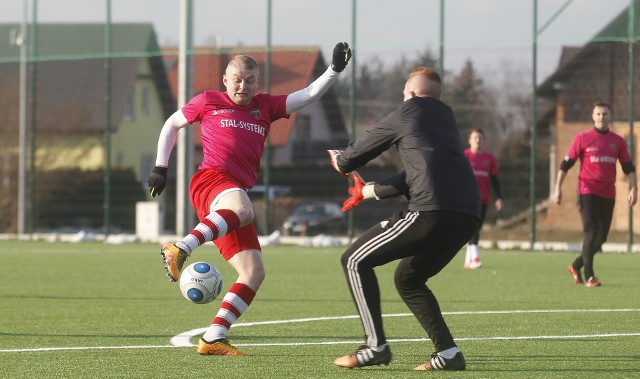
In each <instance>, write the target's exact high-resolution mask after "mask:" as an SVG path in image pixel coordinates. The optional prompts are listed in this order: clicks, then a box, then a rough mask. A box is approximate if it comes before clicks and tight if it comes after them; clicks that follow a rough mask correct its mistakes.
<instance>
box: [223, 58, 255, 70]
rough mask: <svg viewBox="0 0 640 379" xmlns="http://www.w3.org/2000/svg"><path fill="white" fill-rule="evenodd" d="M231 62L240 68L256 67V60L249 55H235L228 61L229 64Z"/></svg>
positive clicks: (251, 68)
mask: <svg viewBox="0 0 640 379" xmlns="http://www.w3.org/2000/svg"><path fill="white" fill-rule="evenodd" d="M232 64H233V65H234V66H236V67H237V68H239V69H240V70H254V69H256V68H258V62H256V60H255V59H253V57H252V56H250V55H236V56H234V57H233V58H231V60H230V61H229V65H232Z"/></svg>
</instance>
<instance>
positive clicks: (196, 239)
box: [176, 209, 240, 254]
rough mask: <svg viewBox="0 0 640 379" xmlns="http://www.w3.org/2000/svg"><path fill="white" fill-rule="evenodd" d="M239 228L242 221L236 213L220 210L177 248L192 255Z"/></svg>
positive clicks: (193, 231)
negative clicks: (204, 244)
mask: <svg viewBox="0 0 640 379" xmlns="http://www.w3.org/2000/svg"><path fill="white" fill-rule="evenodd" d="M239 227H240V219H239V218H238V215H236V213H235V212H233V211H231V210H229V209H219V210H217V211H214V212H211V213H209V214H208V215H207V217H205V219H204V220H202V222H201V223H199V224H198V225H196V227H195V228H194V229H193V230H192V231H191V232H190V233H189V234H188V235H187V236H186V237H184V238H183V239H182V240H181V241H178V242H176V246H177V247H179V248H180V249H182V250H184V251H185V252H186V253H187V254H191V252H192V251H193V250H195V249H196V248H197V247H198V246H200V245H202V244H203V243H205V242H209V241H213V240H215V239H218V238H220V237H222V236H224V235H226V234H227V233H229V232H231V231H234V230H236V229H238V228H239Z"/></svg>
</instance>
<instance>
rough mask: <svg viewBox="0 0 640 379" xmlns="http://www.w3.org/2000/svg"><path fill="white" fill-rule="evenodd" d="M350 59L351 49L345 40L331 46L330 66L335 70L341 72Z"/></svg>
mask: <svg viewBox="0 0 640 379" xmlns="http://www.w3.org/2000/svg"><path fill="white" fill-rule="evenodd" d="M349 59H351V49H350V48H349V44H348V43H346V42H338V44H337V45H336V47H334V48H333V60H332V61H331V68H332V69H333V71H335V72H342V70H344V68H345V67H347V63H349Z"/></svg>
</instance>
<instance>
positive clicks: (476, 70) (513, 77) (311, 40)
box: [0, 0, 640, 237]
mask: <svg viewBox="0 0 640 379" xmlns="http://www.w3.org/2000/svg"><path fill="white" fill-rule="evenodd" d="M27 2H28V3H29V6H30V8H29V11H28V12H27V14H26V21H27V22H26V28H23V25H21V18H22V17H25V14H23V13H22V12H23V11H24V9H22V8H19V7H18V6H15V5H13V7H14V8H16V9H14V10H15V11H16V12H14V14H13V15H9V16H7V15H5V16H4V17H3V18H0V114H1V115H2V116H3V117H2V118H3V122H2V123H0V176H1V178H2V180H1V181H0V214H1V215H2V217H1V218H0V233H16V232H18V231H20V229H21V224H22V225H23V227H24V230H23V232H25V233H40V232H75V231H78V230H94V231H96V232H98V233H105V232H108V233H120V232H122V233H133V232H135V229H136V204H137V203H139V202H151V201H153V202H157V203H158V204H159V207H160V209H161V214H162V223H161V226H160V228H161V230H162V231H163V232H168V233H172V232H173V231H174V230H175V228H176V225H175V223H176V221H175V214H176V188H175V184H176V165H177V157H176V149H174V151H173V154H172V158H171V161H170V171H169V185H168V187H167V189H166V191H165V192H164V193H163V194H162V196H160V198H155V199H152V198H151V197H150V196H149V194H148V191H147V188H148V187H147V176H148V174H149V173H150V172H151V170H152V169H153V167H154V163H155V159H156V147H157V141H158V136H159V133H160V129H161V128H162V125H163V124H164V122H165V120H166V119H167V117H169V116H170V115H171V114H172V113H173V112H175V111H176V110H177V109H178V107H177V101H178V98H179V96H178V91H179V79H178V77H179V69H180V67H179V59H178V41H179V40H180V31H179V27H178V25H179V20H180V7H179V5H180V3H179V2H178V1H174V2H172V3H171V7H172V11H171V12H160V11H158V13H168V14H170V15H169V16H167V18H162V17H160V16H158V18H154V17H153V16H149V12H150V9H149V7H147V8H144V7H143V6H142V5H137V6H136V5H131V4H128V3H125V2H117V1H114V3H113V4H111V2H110V1H106V2H105V4H104V5H101V8H97V7H94V8H96V9H85V8H83V7H87V6H86V5H82V6H80V9H79V10H78V11H77V12H75V14H74V16H73V17H72V18H68V19H64V18H61V19H55V20H54V21H51V20H50V19H47V15H48V11H50V10H51V9H52V8H51V7H52V6H55V5H52V4H51V2H48V1H40V2H38V1H27ZM129 3H130V2H129ZM142 3H144V2H142ZM209 3H213V2H207V3H206V4H205V2H193V3H192V17H193V25H198V24H200V25H202V24H205V23H206V22H207V19H206V18H205V19H203V17H209V18H210V19H212V20H213V21H210V22H212V23H215V18H216V17H224V16H223V15H224V14H235V15H238V17H239V15H242V14H243V12H246V14H247V15H251V16H247V17H255V18H253V19H251V18H248V24H252V25H254V27H253V28H252V35H253V36H252V37H243V36H245V34H242V33H240V32H239V33H238V36H236V35H235V34H234V31H233V30H226V31H225V32H224V33H223V32H222V31H220V30H219V29H217V28H216V27H215V26H211V29H210V30H209V31H207V32H202V31H200V32H198V35H197V37H194V38H193V45H192V48H191V49H189V50H188V51H187V54H188V55H189V56H190V57H191V62H192V68H191V71H190V74H189V79H190V83H191V86H192V91H191V96H193V95H195V94H198V93H200V92H202V91H204V90H207V89H211V90H217V91H224V85H223V83H222V75H223V73H224V68H225V67H226V63H227V62H228V60H229V58H230V57H231V56H233V55H235V54H249V55H252V56H254V57H255V58H256V60H257V61H258V62H259V64H260V69H261V73H262V74H263V78H262V79H263V82H262V88H261V90H262V91H269V92H271V93H274V94H288V93H291V92H293V91H295V90H298V89H301V88H303V87H305V86H307V85H308V84H309V83H311V81H313V80H314V79H315V78H316V77H317V76H319V75H320V74H321V73H322V72H323V71H324V70H325V69H326V67H327V66H328V65H329V63H330V59H331V49H332V47H333V45H334V44H335V42H337V41H341V40H345V41H349V42H350V44H351V45H352V47H353V48H354V52H355V54H354V58H353V60H352V62H351V63H350V66H349V67H348V68H347V69H346V70H345V72H344V73H343V74H342V75H341V77H340V80H339V82H338V83H337V84H336V85H335V86H334V87H333V88H332V89H331V90H330V91H329V92H328V93H327V94H325V95H324V96H323V98H322V100H321V101H318V103H317V104H314V105H312V106H309V107H307V108H304V109H302V110H300V111H299V112H297V113H296V114H295V115H293V116H292V117H291V118H290V119H289V120H281V121H278V122H276V123H274V125H273V128H272V132H271V136H270V141H269V146H268V147H267V149H268V154H265V155H264V156H263V158H262V167H261V169H260V173H259V176H258V181H257V183H256V187H255V188H254V189H253V190H251V191H250V192H249V193H250V197H251V199H252V202H253V205H254V209H255V213H256V226H257V228H258V230H259V232H260V233H262V234H269V233H271V232H273V231H275V230H281V231H285V230H284V228H283V224H284V223H285V219H286V218H287V217H288V216H290V215H291V214H292V213H294V211H295V209H296V207H298V206H300V205H305V204H306V205H308V204H310V203H317V202H329V203H334V204H338V205H340V203H341V202H342V201H343V200H344V199H345V198H346V197H347V196H348V195H347V192H346V190H347V188H348V184H347V182H346V181H345V180H344V179H343V178H341V177H340V176H338V175H336V174H335V172H332V170H331V169H330V168H329V164H328V160H327V157H326V153H325V150H326V149H329V148H344V147H345V146H346V145H347V143H348V142H349V141H352V140H354V139H355V138H357V137H358V136H359V135H361V134H362V133H364V132H365V130H367V129H368V128H370V127H371V126H373V125H374V124H375V123H376V122H377V121H378V120H380V119H381V118H382V117H384V116H385V115H386V114H387V113H389V112H390V111H392V110H393V109H395V108H396V107H397V106H398V105H399V104H400V102H401V100H402V99H401V96H402V89H403V86H404V81H405V80H406V76H407V74H408V72H409V70H410V69H411V68H413V67H416V66H432V67H436V68H438V69H439V70H440V71H441V74H442V76H443V79H444V92H443V96H442V99H443V101H445V102H446V103H447V104H449V105H450V106H451V107H452V108H453V110H454V113H455V115H456V118H457V121H458V124H459V127H460V133H461V135H462V139H463V141H465V142H466V140H467V136H468V133H469V132H470V130H471V129H472V128H480V129H482V130H483V131H484V133H485V136H486V141H485V146H484V149H485V150H486V151H489V152H491V153H492V154H493V155H495V157H496V159H497V162H498V166H499V168H500V172H499V179H500V183H501V188H502V192H503V199H504V202H505V207H504V209H503V211H502V212H500V213H497V212H496V211H495V209H494V207H493V206H492V201H493V200H492V201H491V202H490V203H489V205H490V206H489V211H488V214H487V219H486V224H487V226H495V225H498V226H501V227H503V228H504V230H508V229H509V228H513V227H517V226H519V227H520V228H522V229H523V230H525V231H526V230H527V229H529V227H530V223H531V217H530V209H531V207H532V204H535V206H537V207H540V209H541V210H540V213H539V214H540V218H539V219H538V221H537V222H538V225H536V227H537V228H539V229H540V230H546V229H549V230H551V229H557V225H558V224H557V223H559V222H562V223H563V228H565V229H566V230H567V231H571V230H574V231H575V230H579V229H580V226H579V225H577V223H575V222H570V221H569V222H568V223H567V222H565V221H563V220H564V219H563V218H562V216H561V215H558V214H555V215H554V212H548V213H547V211H546V210H547V209H549V208H550V207H551V206H550V205H549V201H548V199H549V198H550V194H551V188H552V186H553V184H554V180H555V179H554V178H555V174H556V172H557V170H558V162H559V160H560V159H561V158H562V155H563V154H564V152H565V151H566V148H567V146H568V143H569V141H570V139H571V137H572V136H573V135H574V134H575V132H577V131H579V130H581V129H588V128H589V127H590V125H592V124H591V104H592V103H593V102H595V101H606V102H609V103H610V104H612V106H613V108H614V124H615V126H616V128H614V129H615V130H616V131H618V130H619V131H620V134H622V135H624V136H625V138H627V139H628V140H629V141H630V148H631V151H632V153H633V152H634V151H635V146H634V144H633V143H632V142H633V139H632V138H630V136H631V135H633V133H629V131H628V128H629V126H628V125H629V124H631V125H632V121H634V120H635V118H636V113H637V112H636V111H635V109H638V106H637V105H636V104H635V103H637V101H638V100H637V98H638V96H636V95H635V92H636V90H637V87H638V85H637V83H636V81H634V80H633V78H634V76H633V75H634V71H635V69H636V66H637V65H638V62H639V61H640V59H638V58H639V57H637V55H638V51H637V50H638V49H637V48H635V49H634V46H635V39H636V38H637V37H636V34H637V33H639V32H640V28H637V27H635V25H636V22H637V20H636V15H637V14H640V7H639V6H638V2H637V1H614V2H612V4H611V9H610V10H607V12H608V13H607V14H606V16H602V17H599V22H598V23H596V25H593V23H591V25H585V24H590V23H589V22H586V21H585V20H584V19H583V18H582V17H584V14H585V12H587V11H588V9H585V8H588V7H589V6H591V7H596V5H595V4H596V2H590V1H585V2H584V3H585V4H581V3H582V2H576V3H572V2H571V1H567V2H565V3H563V4H560V3H559V2H551V1H549V2H542V1H541V2H540V7H539V8H535V7H534V5H535V4H536V3H537V2H536V1H525V0H520V1H507V0H504V1H503V2H500V1H496V2H493V3H502V6H484V7H478V4H477V3H479V2H475V1H467V0H448V1H446V5H445V6H446V8H444V9H441V6H442V5H443V4H445V2H440V1H435V0H434V1H431V2H416V1H405V2H403V1H400V2H397V4H396V3H394V5H392V6H391V5H388V3H386V2H379V1H371V2H358V3H356V2H355V1H354V2H351V3H349V2H345V1H339V2H338V1H333V2H329V3H330V4H328V7H329V8H331V7H334V6H335V7H341V8H342V10H343V11H342V12H340V15H339V16H336V15H335V12H325V9H323V7H322V6H321V5H319V4H318V3H317V2H313V1H311V2H303V3H300V2H295V7H293V8H295V9H292V6H291V3H292V2H288V1H277V0H276V1H273V8H272V9H268V8H267V4H270V3H271V2H264V1H250V2H248V5H238V4H231V3H229V4H215V5H212V4H209ZM323 3H325V2H323ZM405 3H406V4H405ZM514 3H516V4H515V5H514ZM587 3H588V4H587ZM22 4H24V2H23V3H22ZM355 4H357V7H356V6H354V5H355ZM589 4H590V5H589ZM149 6H153V5H149ZM246 6H253V7H254V8H259V10H258V11H255V9H253V11H251V12H249V10H248V9H247V8H245V7H246ZM105 7H106V8H105ZM514 7H515V8H518V7H519V8H520V9H521V11H520V12H514V11H513V9H514ZM106 9H109V10H110V11H111V12H113V18H111V16H110V15H109V19H108V20H109V21H110V22H109V23H107V10H106ZM214 9H215V10H216V11H214ZM381 9H384V11H381ZM534 9H537V11H538V12H539V13H538V15H539V16H538V18H539V21H538V20H535V19H534V18H533V13H534ZM509 10H511V13H508V12H509ZM441 11H442V12H441ZM85 12H86V15H85V14H84V13H85ZM491 12H493V13H491ZM205 15H209V16H205ZM314 15H315V17H314ZM7 17H13V19H11V18H7ZM269 17H272V21H270V19H269ZM325 17H326V18H325ZM398 19H400V20H402V22H398V21H397V20H398ZM137 20H143V21H137ZM630 20H631V21H632V22H629V21H630ZM534 22H535V23H537V24H534ZM270 24H271V25H273V26H272V29H269V28H268V26H269V25H270ZM316 24H317V25H316ZM335 25H339V27H336V26H335ZM496 25H498V26H496ZM533 25H538V28H537V29H536V30H537V33H536V36H535V38H534V37H532V35H533V33H532V29H535V27H534V26H533ZM316 26H317V27H316ZM441 27H442V28H441ZM194 28H195V26H194ZM323 28H325V29H326V28H332V30H330V31H328V32H327V31H326V30H325V32H326V33H325V34H324V35H323V34H322V30H315V29H323ZM195 29H196V30H202V29H197V28H195ZM309 29H314V30H309ZM334 29H338V30H334ZM397 29H401V30H397ZM258 30H259V31H258ZM356 31H357V33H356ZM271 32H273V34H272V35H271ZM292 34H293V35H294V36H292ZM407 34H410V35H411V37H409V36H407ZM416 34H417V35H419V36H418V37H415V35H416ZM327 35H330V36H335V38H328V37H327ZM354 36H355V43H354V41H353V38H354ZM223 37H224V38H223ZM268 37H270V38H271V45H270V46H269V48H267V38H268ZM251 38H253V39H251ZM534 42H535V43H534ZM534 54H536V55H535V59H534ZM267 57H268V58H267ZM267 61H269V62H270V64H267ZM265 74H267V75H268V77H265ZM534 81H535V84H534ZM266 86H268V88H267V87H266ZM534 119H535V122H533V121H532V120H534ZM192 128H193V131H194V139H193V143H192V147H193V151H194V154H195V158H194V167H193V169H194V170H196V169H197V165H198V164H199V163H200V161H201V158H202V146H201V143H200V132H199V126H198V125H193V126H192ZM534 132H535V133H534ZM532 141H535V144H534V145H533V149H534V150H533V151H532V150H531V148H532ZM634 160H635V158H634ZM400 168H401V163H400V161H399V159H398V156H397V154H395V153H394V152H393V151H391V152H389V153H385V154H383V155H382V156H381V157H380V158H378V159H376V160H375V161H373V162H372V163H371V164H369V165H368V166H367V167H365V168H363V169H362V170H361V174H362V175H363V176H364V177H365V179H367V180H376V179H381V178H382V177H384V176H386V175H389V174H391V173H393V172H396V171H397V170H399V169H400ZM574 171H577V170H574ZM532 178H533V179H532ZM571 185H573V184H568V185H565V191H566V192H570V191H573V188H571V187H570V186H571ZM620 185H624V182H621V184H620ZM265 187H266V188H265ZM532 190H533V191H534V193H533V194H532V193H531V191H532ZM265 194H267V195H265ZM492 199H495V195H494V194H493V193H492ZM265 201H266V202H267V204H265ZM403 203H404V200H402V199H397V200H393V201H385V202H371V203H365V204H363V205H362V206H361V207H359V208H357V209H356V210H355V211H354V213H353V216H352V217H353V218H352V219H348V218H346V217H344V215H341V214H340V213H339V212H338V213H337V214H335V213H333V211H332V209H330V208H331V206H330V205H326V207H327V208H326V209H323V210H322V212H323V214H324V216H326V219H327V220H328V221H326V222H325V223H324V224H323V225H322V226H321V227H320V228H321V229H318V230H315V231H312V230H311V229H306V228H310V226H309V225H306V226H305V228H304V229H302V230H297V231H291V230H287V231H286V232H287V233H316V232H328V233H332V234H336V233H337V234H344V233H346V231H347V229H348V228H351V227H352V228H353V230H354V231H355V232H356V233H357V232H359V231H362V230H364V229H366V228H367V227H369V226H371V225H372V224H373V223H375V222H377V221H379V220H381V219H383V218H385V217H387V216H389V215H390V214H391V213H392V212H393V211H395V210H397V209H400V208H401V207H402V204H403ZM568 206H570V207H573V208H561V209H560V210H561V211H562V210H564V211H566V212H564V213H565V214H568V216H567V217H568V220H570V219H572V218H575V217H577V210H576V208H575V204H571V205H568ZM555 212H556V213H558V210H556V211H555ZM561 213H562V212H561ZM619 213H620V216H619V217H617V218H616V219H615V220H614V224H613V226H612V227H613V229H615V230H620V231H624V230H626V229H628V228H629V224H628V222H627V221H626V220H625V217H624V210H620V212H619ZM193 222H196V220H195V219H194V220H193ZM505 233H507V232H506V231H505ZM525 234H526V233H525ZM525 237H526V236H525Z"/></svg>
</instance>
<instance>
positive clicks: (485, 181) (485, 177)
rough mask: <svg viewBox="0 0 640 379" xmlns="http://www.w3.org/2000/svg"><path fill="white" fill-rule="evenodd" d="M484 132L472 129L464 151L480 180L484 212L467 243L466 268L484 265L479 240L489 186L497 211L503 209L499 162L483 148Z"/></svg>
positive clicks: (485, 211)
mask: <svg viewBox="0 0 640 379" xmlns="http://www.w3.org/2000/svg"><path fill="white" fill-rule="evenodd" d="M483 147H484V132H483V131H482V129H471V132H470V133H469V148H468V149H466V150H465V151H464V155H466V156H467V158H469V162H470V163H471V168H472V169H473V173H474V174H475V176H476V180H477V181H478V187H480V202H481V204H482V213H481V215H480V226H479V227H478V231H477V232H476V234H474V235H473V238H471V240H470V241H469V243H468V244H467V255H466V256H465V258H464V268H472V269H473V268H479V267H482V261H481V260H480V248H479V247H478V241H479V240H480V230H481V229H482V224H483V223H484V217H485V215H486V214H487V207H488V205H489V186H491V187H492V188H493V192H494V193H495V195H496V201H495V207H496V211H498V212H500V211H501V210H502V191H501V190H500V181H499V180H498V164H497V163H496V159H495V158H494V157H493V155H491V154H490V153H488V152H486V151H484V150H483Z"/></svg>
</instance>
